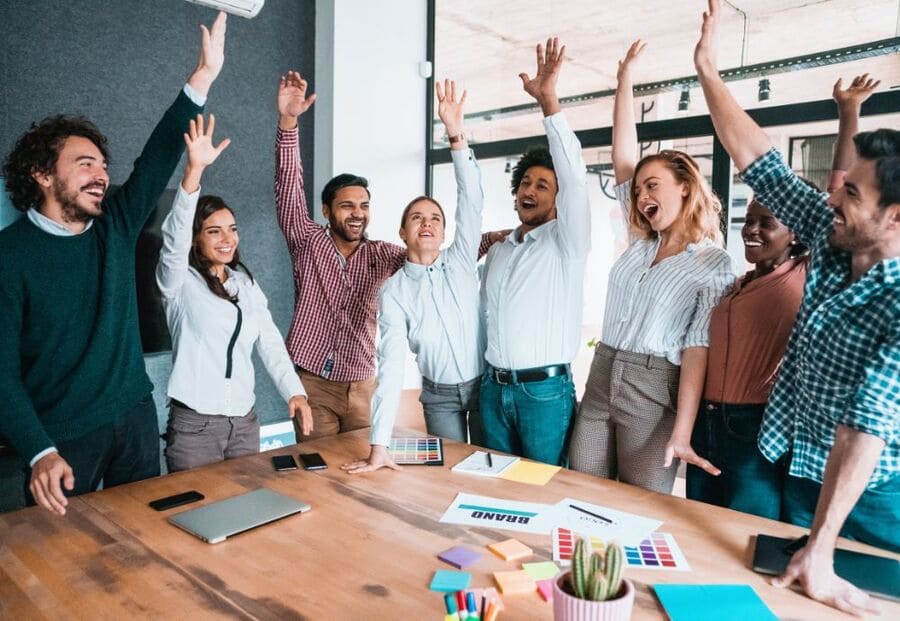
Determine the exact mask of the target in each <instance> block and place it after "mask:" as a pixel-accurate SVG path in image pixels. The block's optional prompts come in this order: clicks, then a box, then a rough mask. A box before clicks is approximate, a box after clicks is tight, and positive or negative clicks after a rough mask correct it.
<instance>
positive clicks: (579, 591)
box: [553, 538, 634, 621]
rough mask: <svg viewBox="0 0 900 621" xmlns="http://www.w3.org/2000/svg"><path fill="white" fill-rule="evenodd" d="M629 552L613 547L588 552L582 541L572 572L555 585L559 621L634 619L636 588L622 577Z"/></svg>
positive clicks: (558, 578) (557, 580)
mask: <svg viewBox="0 0 900 621" xmlns="http://www.w3.org/2000/svg"><path fill="white" fill-rule="evenodd" d="M624 568H625V552H624V551H623V550H622V546H620V545H619V544H617V543H613V544H611V545H608V546H603V547H602V548H601V549H600V550H593V551H590V550H588V544H587V543H586V542H585V540H584V539H581V538H579V539H578V541H577V542H576V543H575V550H574V551H573V552H572V570H571V571H568V572H566V573H564V574H562V575H560V576H559V577H557V578H556V580H554V582H553V618H554V619H555V620H556V621H601V620H602V621H609V620H616V621H621V620H625V619H630V618H631V608H632V606H633V605H634V585H633V584H632V583H631V582H630V581H629V580H626V579H624V578H623V577H622V571H623V570H624Z"/></svg>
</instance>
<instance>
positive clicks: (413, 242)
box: [400, 198, 444, 254]
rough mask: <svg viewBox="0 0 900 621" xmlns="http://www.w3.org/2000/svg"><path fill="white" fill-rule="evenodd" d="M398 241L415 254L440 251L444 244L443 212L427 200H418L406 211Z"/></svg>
mask: <svg viewBox="0 0 900 621" xmlns="http://www.w3.org/2000/svg"><path fill="white" fill-rule="evenodd" d="M400 239H402V240H403V241H404V242H406V245H407V247H408V248H409V249H410V251H411V252H415V253H417V254H420V253H428V252H435V251H438V250H440V247H441V244H442V243H444V212H443V211H442V210H441V208H440V207H439V206H438V205H437V204H435V202H434V201H432V200H429V199H424V198H423V199H419V200H417V201H415V202H413V203H412V204H411V205H410V206H409V207H408V208H407V210H406V214H405V217H404V218H403V225H402V226H401V227H400Z"/></svg>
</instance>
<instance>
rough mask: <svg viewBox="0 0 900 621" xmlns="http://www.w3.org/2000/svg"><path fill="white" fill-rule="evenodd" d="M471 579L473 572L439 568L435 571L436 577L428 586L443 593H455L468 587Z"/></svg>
mask: <svg viewBox="0 0 900 621" xmlns="http://www.w3.org/2000/svg"><path fill="white" fill-rule="evenodd" d="M471 581H472V574H470V573H468V572H465V571H449V570H447V569H438V570H437V571H436V572H434V578H432V579H431V586H430V587H428V588H429V589H431V590H432V591H441V592H442V593H454V592H456V591H465V590H466V589H468V588H469V583H470V582H471Z"/></svg>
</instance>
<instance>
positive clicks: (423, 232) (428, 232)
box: [419, 231, 434, 237]
mask: <svg viewBox="0 0 900 621" xmlns="http://www.w3.org/2000/svg"><path fill="white" fill-rule="evenodd" d="M419 237H434V233H432V232H431V231H421V232H420V233H419Z"/></svg>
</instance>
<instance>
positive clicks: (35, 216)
mask: <svg viewBox="0 0 900 621" xmlns="http://www.w3.org/2000/svg"><path fill="white" fill-rule="evenodd" d="M182 90H183V91H184V94H185V95H187V96H188V98H189V99H190V100H191V101H193V102H194V103H195V104H197V105H198V106H204V105H206V95H201V94H200V93H198V92H197V91H195V90H194V89H193V88H191V85H190V84H185V85H184V88H183V89H182ZM25 215H26V216H27V217H28V219H29V220H30V221H31V223H32V224H34V225H35V226H36V227H38V228H39V229H41V230H42V231H44V232H45V233H50V234H51V235H58V236H60V237H72V236H73V235H81V234H83V233H85V232H86V231H87V230H88V229H90V228H91V227H92V226H93V225H94V221H93V219H91V220H88V221H87V223H86V224H85V225H84V229H83V230H82V231H81V232H80V233H76V232H74V231H72V230H71V229H69V228H68V227H67V226H65V225H64V224H61V223H59V222H57V221H56V220H53V219H51V218H48V217H47V216H45V215H44V214H42V213H41V212H40V211H38V210H37V209H35V208H34V207H30V208H29V209H28V211H27V212H25ZM56 452H57V450H56V447H55V446H51V447H48V448H45V449H44V450H43V451H41V452H40V453H38V454H37V455H35V456H34V457H32V458H31V462H29V464H28V465H29V467H34V465H35V464H36V463H38V462H39V461H40V460H41V458H42V457H43V456H44V455H48V454H50V453H56Z"/></svg>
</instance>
